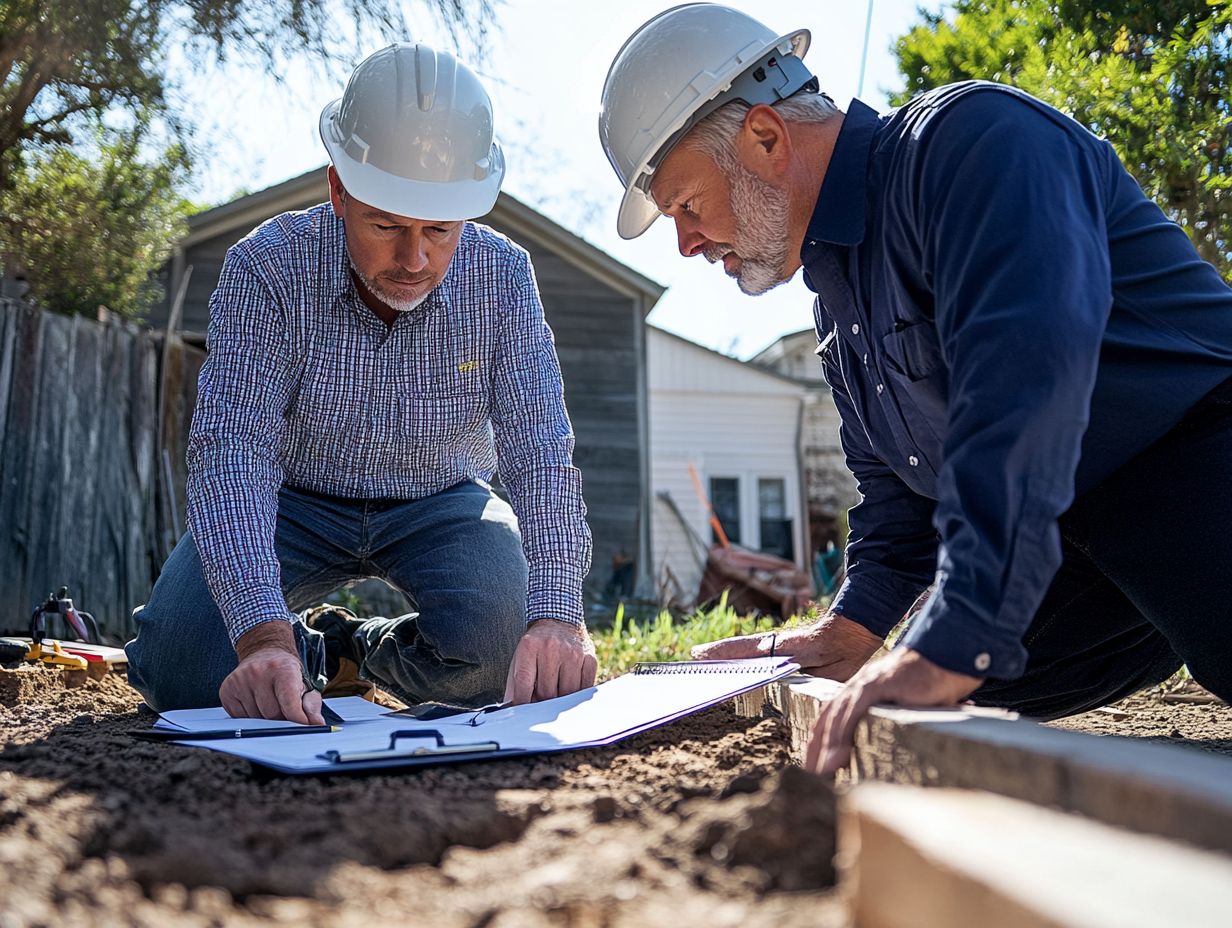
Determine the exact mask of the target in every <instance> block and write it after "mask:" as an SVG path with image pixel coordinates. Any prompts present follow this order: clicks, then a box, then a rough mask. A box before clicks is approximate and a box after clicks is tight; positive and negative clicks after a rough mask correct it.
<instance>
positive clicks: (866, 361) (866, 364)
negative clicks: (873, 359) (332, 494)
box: [864, 355, 868, 367]
mask: <svg viewBox="0 0 1232 928" xmlns="http://www.w3.org/2000/svg"><path fill="white" fill-rule="evenodd" d="M864 366H865V367H868V355H865V356H864Z"/></svg>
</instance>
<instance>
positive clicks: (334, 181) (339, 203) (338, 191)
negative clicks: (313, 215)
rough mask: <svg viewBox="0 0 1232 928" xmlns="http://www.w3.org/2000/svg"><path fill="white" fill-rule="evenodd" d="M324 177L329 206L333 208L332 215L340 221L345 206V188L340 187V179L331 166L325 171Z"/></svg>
mask: <svg viewBox="0 0 1232 928" xmlns="http://www.w3.org/2000/svg"><path fill="white" fill-rule="evenodd" d="M325 176H326V178H327V179H328V181H329V202H330V205H331V206H333V208H334V215H335V216H337V217H338V218H339V219H342V218H343V216H342V210H343V207H344V206H345V205H346V188H345V187H343V186H342V179H341V178H340V177H339V176H338V172H337V171H335V170H334V166H333V165H332V164H331V165H330V166H329V167H328V168H326V169H325Z"/></svg>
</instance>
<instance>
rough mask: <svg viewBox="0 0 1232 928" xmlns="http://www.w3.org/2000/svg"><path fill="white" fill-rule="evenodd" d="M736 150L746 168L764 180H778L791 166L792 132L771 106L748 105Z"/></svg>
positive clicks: (761, 104) (762, 104)
mask: <svg viewBox="0 0 1232 928" xmlns="http://www.w3.org/2000/svg"><path fill="white" fill-rule="evenodd" d="M736 150H737V152H738V153H739V155H740V160H741V162H742V163H743V164H744V166H745V167H746V168H748V169H749V170H750V171H752V172H753V173H754V174H756V175H757V176H758V177H760V178H761V179H762V180H764V181H769V182H771V183H774V182H777V181H781V180H782V179H783V177H785V176H786V174H787V171H788V168H789V167H790V165H791V134H790V133H789V132H788V131H787V123H785V122H784V121H783V117H782V116H780V115H779V114H778V113H777V112H776V111H775V109H774V107H772V106H768V105H767V104H765V103H759V104H757V105H756V106H754V107H750V109H749V111H748V112H747V113H746V114H745V116H744V125H743V126H741V127H740V133H739V135H738V136H737V137H736Z"/></svg>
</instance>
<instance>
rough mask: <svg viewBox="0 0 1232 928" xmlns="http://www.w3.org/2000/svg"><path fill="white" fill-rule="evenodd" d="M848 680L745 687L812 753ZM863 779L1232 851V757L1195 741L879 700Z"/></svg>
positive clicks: (867, 725) (858, 752)
mask: <svg viewBox="0 0 1232 928" xmlns="http://www.w3.org/2000/svg"><path fill="white" fill-rule="evenodd" d="M839 689H840V684H838V683H835V682H834V681H832V680H822V679H818V678H815V677H793V678H791V679H790V680H788V681H784V682H780V683H776V684H772V685H771V686H768V687H766V688H765V689H763V690H760V691H758V692H757V693H753V694H747V695H745V696H743V697H740V698H739V699H738V700H737V702H736V705H737V711H740V712H742V713H743V714H745V715H751V716H756V715H760V714H762V712H764V711H765V710H766V709H767V708H769V709H771V710H772V711H775V712H781V713H782V714H783V716H784V718H785V720H786V722H787V726H788V729H789V732H790V737H791V742H792V748H793V751H794V752H795V753H796V756H797V757H798V758H803V756H804V750H805V748H806V746H807V744H808V739H809V738H810V736H811V735H812V730H813V726H814V724H815V723H816V721H817V718H818V714H819V712H820V708H821V706H822V705H823V704H824V703H826V702H828V701H829V700H830V699H832V698H833V697H834V695H835V693H837V692H838V691H839ZM847 776H848V777H849V778H850V779H851V780H852V781H853V782H861V781H866V780H882V781H886V782H891V783H899V784H908V785H920V786H944V787H957V788H964V789H985V790H989V791H991V792H995V793H999V794H1001V795H1003V796H1009V797H1011V798H1015V799H1021V800H1024V801H1026V802H1032V803H1035V804H1037V805H1041V806H1052V807H1055V808H1058V809H1063V810H1066V811H1070V812H1077V813H1080V814H1082V815H1086V816H1089V817H1090V818H1093V819H1096V820H1098V821H1101V822H1105V823H1107V824H1109V825H1114V826H1116V827H1120V828H1128V829H1130V830H1133V831H1140V832H1145V833H1147V834H1154V835H1159V836H1162V837H1165V838H1173V839H1176V840H1181V841H1187V842H1190V843H1192V844H1195V845H1198V846H1200V847H1205V848H1210V849H1212V850H1219V851H1225V852H1232V759H1229V758H1225V757H1219V756H1216V755H1212V754H1204V753H1201V752H1198V751H1195V750H1192V749H1186V748H1182V747H1176V746H1171V745H1163V744H1146V743H1142V742H1140V741H1136V740H1134V739H1131V738H1114V737H1100V736H1096V735H1087V734H1083V733H1081V732H1071V731H1061V730H1059V729H1053V728H1045V727H1043V726H1042V725H1037V724H1036V723H1034V722H1030V721H1027V720H1025V719H1019V718H1017V717H1016V716H1015V715H1014V714H1013V713H1009V712H1003V711H1001V710H997V709H977V708H963V709H903V708H896V707H892V706H877V707H874V708H873V709H872V710H871V712H870V713H869V715H868V717H867V718H866V719H865V720H864V721H863V722H861V723H860V725H859V727H858V729H857V732H856V749H855V751H854V752H853V759H852V767H851V770H850V771H849V772H848V774H847Z"/></svg>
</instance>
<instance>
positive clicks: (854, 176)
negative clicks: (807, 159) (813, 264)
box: [800, 100, 881, 263]
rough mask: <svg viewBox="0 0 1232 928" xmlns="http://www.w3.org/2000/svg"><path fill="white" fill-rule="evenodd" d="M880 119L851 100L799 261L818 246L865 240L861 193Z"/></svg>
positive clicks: (868, 107) (865, 106) (864, 184)
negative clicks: (869, 154) (825, 243)
mask: <svg viewBox="0 0 1232 928" xmlns="http://www.w3.org/2000/svg"><path fill="white" fill-rule="evenodd" d="M880 123H881V117H880V116H879V115H878V114H877V111H876V110H874V109H873V108H872V107H871V106H868V105H867V104H865V103H861V102H860V101H859V100H852V101H851V105H850V106H849V107H848V108H847V115H846V116H844V117H843V127H842V128H841V129H839V132H838V138H837V139H836V140H835V143H834V153H833V154H831V155H830V164H829V166H828V167H827V168H826V176H825V179H824V180H823V181H822V183H821V193H819V194H818V196H817V205H816V206H815V207H814V208H813V218H812V219H811V220H809V225H808V232H807V234H806V235H805V239H804V247H803V248H801V249H800V256H801V258H802V259H803V260H804V261H805V263H807V261H808V254H807V253H808V252H809V251H810V250H811V249H812V248H813V247H815V246H816V245H817V244H818V243H819V242H831V243H833V244H835V245H858V244H859V243H860V242H861V241H862V240H863V238H864V192H865V188H866V186H867V183H868V153H869V149H870V148H871V147H872V143H873V135H874V134H875V133H876V131H877V127H878V126H879V125H880Z"/></svg>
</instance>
